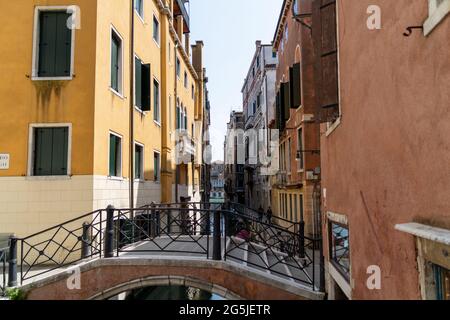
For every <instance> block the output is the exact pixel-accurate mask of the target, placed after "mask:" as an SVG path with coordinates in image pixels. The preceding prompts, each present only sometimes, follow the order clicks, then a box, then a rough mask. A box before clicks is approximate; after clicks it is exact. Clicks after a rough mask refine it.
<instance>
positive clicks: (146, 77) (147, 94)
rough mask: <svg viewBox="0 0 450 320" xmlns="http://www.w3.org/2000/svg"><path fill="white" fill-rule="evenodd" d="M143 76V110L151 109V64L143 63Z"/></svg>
mask: <svg viewBox="0 0 450 320" xmlns="http://www.w3.org/2000/svg"><path fill="white" fill-rule="evenodd" d="M141 77H142V85H141V88H142V92H141V105H142V108H141V109H142V111H150V110H151V70H150V64H142V65H141Z"/></svg>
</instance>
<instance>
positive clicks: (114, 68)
mask: <svg viewBox="0 0 450 320" xmlns="http://www.w3.org/2000/svg"><path fill="white" fill-rule="evenodd" d="M119 52H120V42H119V40H118V39H117V38H116V37H115V36H114V35H113V36H112V39H111V88H113V89H114V90H116V91H117V92H119Z"/></svg>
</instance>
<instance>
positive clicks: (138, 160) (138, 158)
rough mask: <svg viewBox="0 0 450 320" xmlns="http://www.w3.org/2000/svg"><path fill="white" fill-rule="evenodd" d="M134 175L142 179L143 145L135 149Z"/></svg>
mask: <svg viewBox="0 0 450 320" xmlns="http://www.w3.org/2000/svg"><path fill="white" fill-rule="evenodd" d="M134 177H135V178H136V179H142V147H141V146H135V150H134Z"/></svg>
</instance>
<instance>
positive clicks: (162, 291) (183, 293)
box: [113, 286, 224, 301]
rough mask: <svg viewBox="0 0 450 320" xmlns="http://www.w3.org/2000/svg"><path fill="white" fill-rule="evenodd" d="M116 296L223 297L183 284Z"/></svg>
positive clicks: (133, 298)
mask: <svg viewBox="0 0 450 320" xmlns="http://www.w3.org/2000/svg"><path fill="white" fill-rule="evenodd" d="M117 298H119V299H125V300H203V301H205V300H224V298H223V297H221V296H218V295H216V294H213V293H211V292H208V291H204V290H200V289H197V288H192V287H185V286H156V287H146V288H140V289H136V290H133V291H130V292H127V293H124V294H122V295H119V297H115V299H117ZM113 299H114V298H113Z"/></svg>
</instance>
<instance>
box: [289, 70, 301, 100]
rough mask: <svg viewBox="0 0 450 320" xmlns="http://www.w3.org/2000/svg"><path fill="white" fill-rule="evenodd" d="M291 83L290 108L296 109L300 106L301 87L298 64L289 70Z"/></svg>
mask: <svg viewBox="0 0 450 320" xmlns="http://www.w3.org/2000/svg"><path fill="white" fill-rule="evenodd" d="M290 79H291V81H290V83H291V108H294V109H297V108H298V107H300V105H301V104H302V86H301V78H300V63H296V64H294V65H293V66H292V68H291V69H290Z"/></svg>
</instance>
